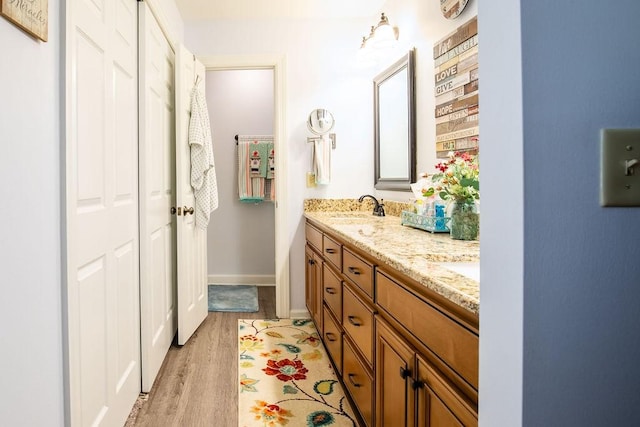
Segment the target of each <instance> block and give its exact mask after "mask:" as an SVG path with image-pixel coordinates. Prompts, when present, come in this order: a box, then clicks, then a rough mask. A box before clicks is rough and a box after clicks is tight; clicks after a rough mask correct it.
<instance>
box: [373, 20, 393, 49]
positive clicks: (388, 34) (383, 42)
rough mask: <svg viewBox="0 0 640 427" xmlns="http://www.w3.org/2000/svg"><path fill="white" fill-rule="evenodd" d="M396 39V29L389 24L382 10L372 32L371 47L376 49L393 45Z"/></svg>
mask: <svg viewBox="0 0 640 427" xmlns="http://www.w3.org/2000/svg"><path fill="white" fill-rule="evenodd" d="M397 40H398V29H397V28H394V27H392V26H391V24H389V18H387V16H386V15H385V14H384V12H382V16H380V22H378V25H377V26H376V27H375V31H374V34H373V40H372V42H373V47H374V48H376V49H380V48H388V47H393V45H394V44H395V43H396V41H397Z"/></svg>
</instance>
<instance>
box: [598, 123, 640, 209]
mask: <svg viewBox="0 0 640 427" xmlns="http://www.w3.org/2000/svg"><path fill="white" fill-rule="evenodd" d="M634 159H635V160H637V161H638V164H636V165H634V166H628V165H630V164H633V163H636V162H634V161H633V160H634ZM600 205H602V206H640V129H602V132H601V135H600Z"/></svg>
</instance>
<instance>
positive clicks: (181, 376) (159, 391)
mask: <svg viewBox="0 0 640 427" xmlns="http://www.w3.org/2000/svg"><path fill="white" fill-rule="evenodd" d="M274 318H276V305H275V287H273V286H259V287H258V311H257V312H255V313H229V312H209V314H208V315H207V318H206V319H205V321H204V322H203V323H202V324H201V325H200V327H199V328H198V329H197V330H196V332H195V333H194V334H193V336H192V337H191V338H190V339H189V341H188V342H187V343H186V344H185V345H184V346H182V347H179V346H177V345H175V343H174V344H173V345H172V346H171V347H170V349H169V352H168V353H167V356H166V358H165V360H164V362H163V364H162V367H161V368H160V372H159V373H158V377H157V378H156V380H155V383H154V384H153V387H152V389H151V392H150V393H149V394H145V395H141V397H140V398H138V400H137V402H136V405H135V406H134V408H133V410H132V411H131V414H130V415H129V419H128V420H127V423H126V424H125V427H143V426H144V427H147V426H148V427H158V426H163V427H165V426H166V427H169V426H181V427H192V426H193V427H195V426H219V427H233V426H237V425H238V340H237V329H238V320H239V319H274Z"/></svg>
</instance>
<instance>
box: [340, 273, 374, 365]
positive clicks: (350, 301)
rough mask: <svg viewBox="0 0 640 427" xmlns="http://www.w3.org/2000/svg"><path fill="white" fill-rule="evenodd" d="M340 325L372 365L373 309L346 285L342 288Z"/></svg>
mask: <svg viewBox="0 0 640 427" xmlns="http://www.w3.org/2000/svg"><path fill="white" fill-rule="evenodd" d="M342 327H343V328H344V330H345V332H346V333H347V334H349V336H350V337H351V339H352V340H353V343H354V344H355V345H356V347H357V348H358V350H360V352H361V353H362V354H363V355H364V357H365V358H366V359H367V360H366V361H367V363H368V364H369V366H370V367H373V310H371V309H370V308H369V307H368V306H367V305H366V304H365V303H364V302H363V301H362V300H361V299H360V298H359V297H358V296H357V295H356V294H355V293H353V291H352V290H351V289H349V287H348V286H347V285H345V286H344V287H343V290H342Z"/></svg>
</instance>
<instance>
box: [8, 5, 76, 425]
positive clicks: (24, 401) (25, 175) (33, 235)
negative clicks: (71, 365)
mask: <svg viewBox="0 0 640 427" xmlns="http://www.w3.org/2000/svg"><path fill="white" fill-rule="evenodd" d="M60 8H61V6H60V1H59V0H49V37H48V38H49V41H48V42H46V43H45V42H41V41H38V40H35V39H34V38H32V37H31V36H29V35H27V34H26V33H24V32H23V31H21V30H20V29H19V28H17V27H16V26H15V25H13V24H11V23H10V22H9V21H7V20H6V19H4V18H1V17H0V51H2V56H3V58H4V59H3V63H2V65H1V66H0V82H2V83H1V84H0V104H1V107H0V108H1V109H2V110H1V111H2V112H1V114H0V144H1V145H2V154H1V155H0V183H1V184H0V198H1V200H2V203H3V204H4V208H3V209H2V210H0V224H1V225H0V242H2V245H0V274H1V276H0V277H1V279H0V283H1V284H2V298H0V322H1V324H2V328H0V342H2V346H3V351H2V356H0V359H1V360H2V364H1V365H0V378H2V384H3V386H2V387H0V420H1V421H0V423H1V424H2V425H7V426H62V425H63V423H64V413H63V410H64V402H63V368H62V317H61V312H62V308H61V307H62V306H61V283H62V279H61V274H62V273H61V268H62V267H61V262H62V259H61V251H60V239H61V231H60V228H61V224H62V218H61V213H60V207H61V203H62V202H61V190H60V188H61V181H60V179H61V171H60V155H61V150H62V149H61V137H60V135H61V128H60V120H61V115H62V111H64V110H63V108H64V107H63V104H62V102H61V92H60V90H61V88H60V86H61V84H60V79H61V77H62V76H63V75H62V74H61V70H60V67H61V63H60V50H61V37H60V33H59V31H60V26H59V22H60V15H59V11H60ZM62 152H63V151H62ZM36 404H37V405H36Z"/></svg>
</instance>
